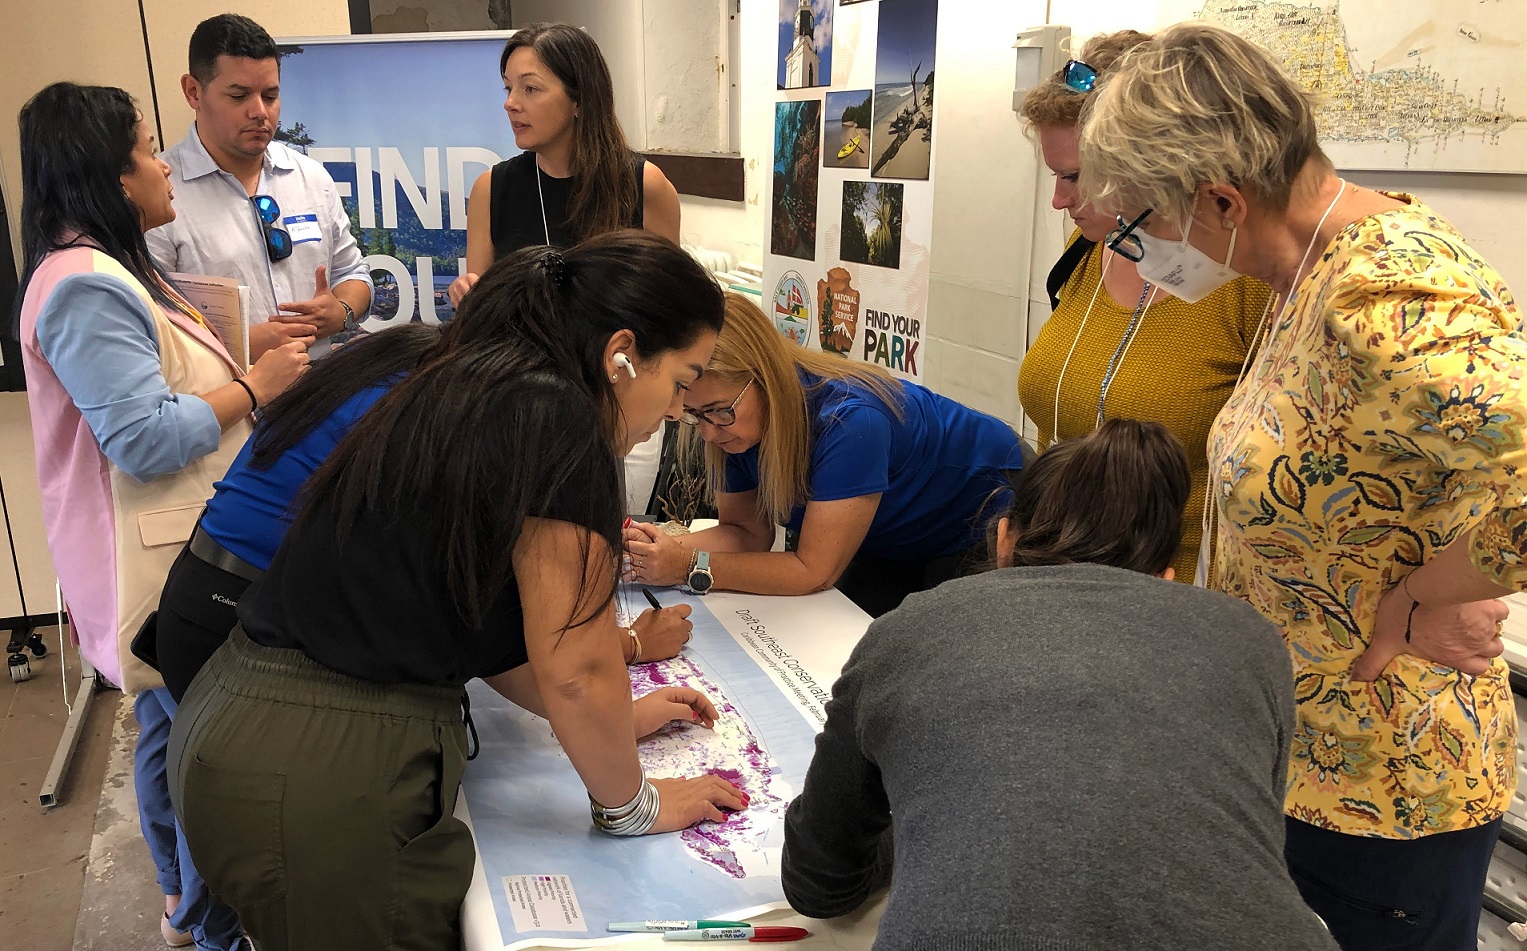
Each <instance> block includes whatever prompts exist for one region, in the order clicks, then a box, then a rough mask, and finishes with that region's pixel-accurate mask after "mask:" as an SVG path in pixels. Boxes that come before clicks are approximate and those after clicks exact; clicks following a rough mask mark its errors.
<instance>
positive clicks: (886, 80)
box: [870, 0, 938, 179]
mask: <svg viewBox="0 0 1527 951" xmlns="http://www.w3.org/2000/svg"><path fill="white" fill-rule="evenodd" d="M879 12H880V36H879V43H878V46H877V48H876V52H875V108H874V128H873V130H872V133H871V136H870V138H871V142H872V143H873V147H872V149H871V152H870V156H871V158H870V175H872V176H873V177H875V178H906V179H926V178H928V173H929V169H930V166H931V165H932V162H933V49H934V38H935V36H936V34H937V29H938V3H937V2H936V0H881V2H880V11H879Z"/></svg>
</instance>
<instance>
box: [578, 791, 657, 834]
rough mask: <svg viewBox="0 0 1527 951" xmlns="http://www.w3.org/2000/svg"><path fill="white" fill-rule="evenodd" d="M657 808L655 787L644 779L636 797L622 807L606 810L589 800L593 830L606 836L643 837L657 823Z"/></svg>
mask: <svg viewBox="0 0 1527 951" xmlns="http://www.w3.org/2000/svg"><path fill="white" fill-rule="evenodd" d="M658 808H659V802H658V794H657V787H656V786H654V785H652V783H650V782H648V781H647V780H646V779H643V780H642V788H641V789H640V790H639V791H638V792H637V793H636V796H635V797H634V798H633V799H632V800H631V801H630V802H628V803H626V804H625V805H624V806H619V807H617V808H615V809H607V808H605V807H604V806H601V805H600V804H599V803H597V802H595V801H594V799H593V797H590V798H589V814H590V815H591V816H593V819H594V828H596V829H598V830H599V831H600V832H603V833H605V834H606V835H645V834H646V833H647V832H648V831H649V830H650V829H651V828H652V824H653V823H655V822H656V821H657V813H658Z"/></svg>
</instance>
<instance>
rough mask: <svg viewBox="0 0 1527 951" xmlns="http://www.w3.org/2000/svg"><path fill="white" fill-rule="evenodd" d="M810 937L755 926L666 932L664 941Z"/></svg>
mask: <svg viewBox="0 0 1527 951" xmlns="http://www.w3.org/2000/svg"><path fill="white" fill-rule="evenodd" d="M809 937H811V932H809V931H807V930H806V929H805V928H773V927H769V926H767V925H757V926H754V927H749V928H701V929H698V930H695V931H667V932H664V933H663V940H664V941H766V942H767V941H799V940H801V939H802V938H809Z"/></svg>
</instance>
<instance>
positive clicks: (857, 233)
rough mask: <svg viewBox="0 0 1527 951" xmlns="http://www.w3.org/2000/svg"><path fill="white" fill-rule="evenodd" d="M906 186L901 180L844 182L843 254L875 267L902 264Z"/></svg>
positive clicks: (843, 256)
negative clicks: (903, 193)
mask: <svg viewBox="0 0 1527 951" xmlns="http://www.w3.org/2000/svg"><path fill="white" fill-rule="evenodd" d="M904 188H905V186H903V185H902V184H901V183H900V182H844V183H843V222H842V226H843V239H842V243H841V245H840V246H839V249H838V256H839V257H840V258H842V259H843V260H845V261H852V262H854V263H855V264H871V265H874V266H875V267H888V268H900V267H901V213H902V198H903V195H902V192H903V189H904Z"/></svg>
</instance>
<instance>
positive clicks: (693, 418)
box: [679, 380, 753, 428]
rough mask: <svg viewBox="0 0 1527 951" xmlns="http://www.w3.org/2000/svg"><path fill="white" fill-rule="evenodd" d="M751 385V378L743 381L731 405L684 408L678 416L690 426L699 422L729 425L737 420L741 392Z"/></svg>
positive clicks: (722, 425) (721, 425)
mask: <svg viewBox="0 0 1527 951" xmlns="http://www.w3.org/2000/svg"><path fill="white" fill-rule="evenodd" d="M752 385H753V381H752V380H749V381H748V382H746V383H744V384H743V385H742V389H741V390H739V391H738V393H737V398H736V399H734V400H732V405H731V406H728V407H725V408H724V409H703V410H692V409H686V410H685V411H684V415H683V416H680V417H679V418H680V419H682V420H683V421H684V422H686V423H688V424H689V425H691V426H698V425H700V424H701V423H710V424H711V425H712V426H719V427H722V428H725V427H727V426H730V425H732V424H733V423H735V422H737V404H738V403H740V402H742V394H743V393H746V392H747V391H748V387H750V386H752Z"/></svg>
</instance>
